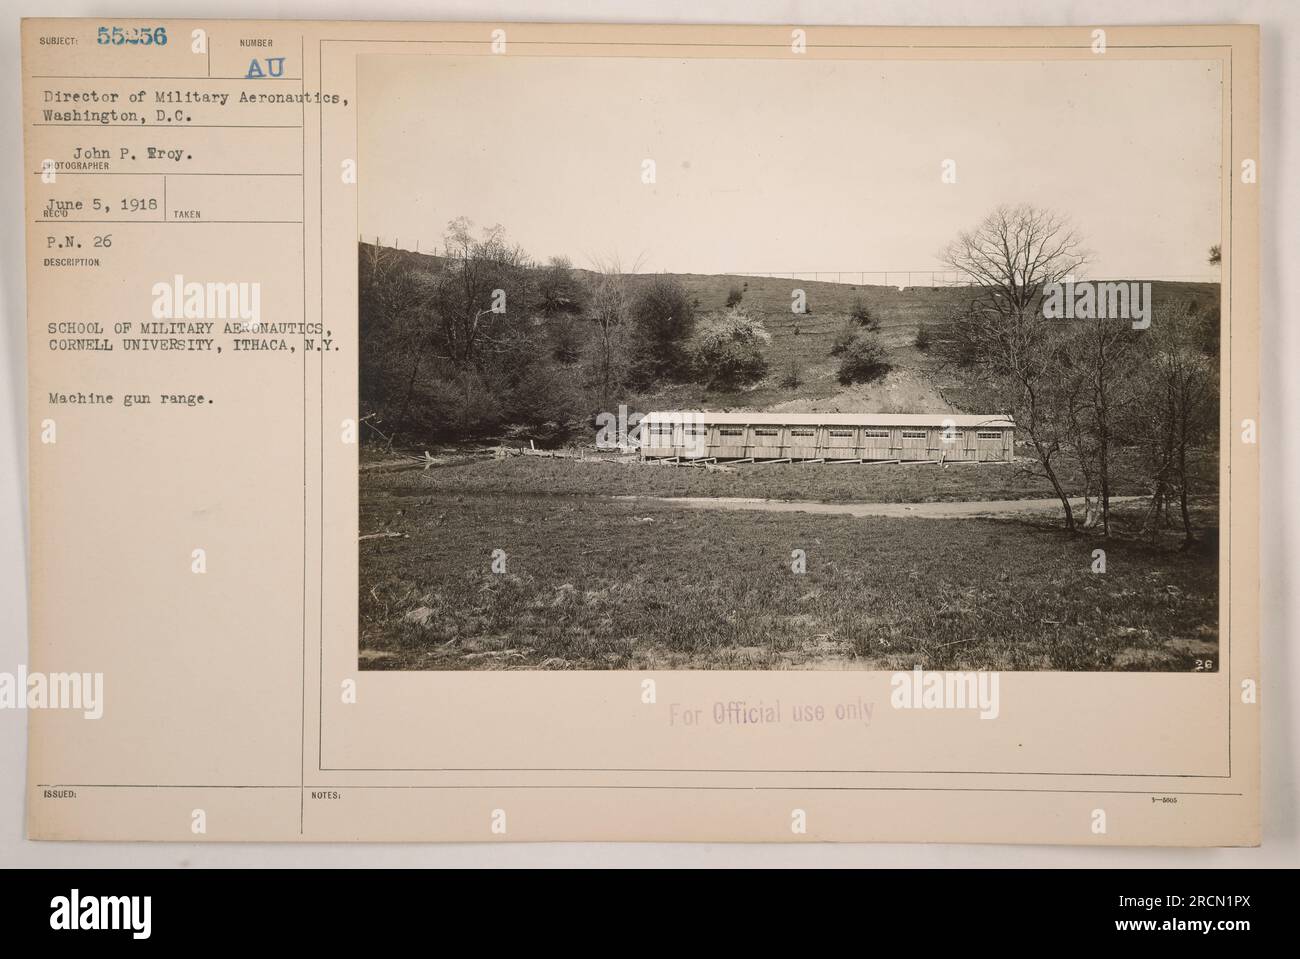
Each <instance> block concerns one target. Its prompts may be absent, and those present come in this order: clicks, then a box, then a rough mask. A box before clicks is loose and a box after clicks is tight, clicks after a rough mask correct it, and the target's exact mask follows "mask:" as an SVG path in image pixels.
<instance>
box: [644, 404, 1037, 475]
mask: <svg viewBox="0 0 1300 959" xmlns="http://www.w3.org/2000/svg"><path fill="white" fill-rule="evenodd" d="M640 427H641V456H642V458H643V459H683V460H700V459H719V460H756V461H757V460H767V461H772V460H791V461H797V460H824V461H827V462H866V461H881V460H886V461H888V460H897V461H899V462H916V461H926V460H930V461H934V462H976V463H990V462H1008V461H1010V460H1012V459H1014V457H1015V435H1016V430H1015V423H1014V422H1013V421H1012V420H1011V419H1010V418H1008V417H1006V416H996V415H993V416H972V415H969V414H957V413H712V412H708V411H696V410H676V411H666V412H657V413H648V414H646V415H645V416H644V417H642V419H641V423H640Z"/></svg>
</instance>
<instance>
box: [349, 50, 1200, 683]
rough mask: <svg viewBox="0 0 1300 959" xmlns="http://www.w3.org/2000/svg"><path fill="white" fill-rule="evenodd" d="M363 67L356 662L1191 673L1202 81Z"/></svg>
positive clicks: (680, 66)
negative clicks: (357, 644) (360, 445)
mask: <svg viewBox="0 0 1300 959" xmlns="http://www.w3.org/2000/svg"><path fill="white" fill-rule="evenodd" d="M357 71H358V95H359V98H360V102H361V104H362V105H363V107H364V110H363V112H362V113H361V117H360V122H359V129H358V141H359V142H358V159H359V174H358V186H359V189H358V203H359V210H358V222H359V225H360V230H361V235H360V236H359V237H358V284H359V286H358V291H359V293H358V310H359V320H358V322H359V333H360V358H359V364H360V370H359V374H360V376H359V384H360V389H359V395H360V411H359V417H360V422H361V424H362V425H361V431H362V436H361V437H360V439H361V441H362V447H361V449H362V452H361V457H360V470H359V485H360V515H359V543H358V548H359V551H360V582H359V602H360V606H359V624H358V630H359V658H360V665H361V667H362V668H363V669H384V670H391V669H397V670H466V669H472V670H503V669H534V670H553V669H588V670H610V669H613V670H618V669H699V670H704V669H732V670H776V669H842V670H848V669H867V670H899V669H912V668H914V667H920V668H923V669H930V670H936V669H937V670H950V669H970V670H974V669H978V670H1053V671H1073V670H1081V671H1124V670H1127V671H1145V672H1158V671H1168V672H1203V671H1214V670H1215V669H1216V668H1217V663H1218V655H1219V653H1218V649H1219V615H1218V588H1219V536H1218V527H1219V477H1220V455H1219V451H1220V431H1221V424H1220V403H1219V392H1220V354H1221V346H1220V339H1221V336H1220V327H1221V315H1220V314H1221V309H1222V304H1221V296H1220V271H1221V269H1222V268H1223V254H1222V248H1223V243H1222V236H1221V234H1222V222H1223V219H1222V214H1223V211H1222V198H1221V189H1222V187H1221V184H1222V176H1223V169H1222V167H1223V136H1222V118H1223V113H1222V110H1223V97H1224V90H1223V77H1222V75H1221V72H1222V71H1221V69H1220V64H1219V63H1218V62H1216V61H1202V60H1196V59H1159V60H1138V59H1123V58H1118V57H1112V58H1106V57H1102V56H1094V57H1091V58H1088V59H1083V58H1076V59H1067V60H1054V61H1050V62H1045V61H1036V60H1032V59H1010V60H983V61H980V60H961V61H940V60H934V61H911V62H903V61H897V60H893V61H891V60H878V61H870V60H854V61H847V60H846V61H841V62H835V61H818V62H811V61H806V60H805V61H800V60H799V59H798V58H797V57H792V58H790V59H789V60H781V61H773V60H767V61H755V60H745V59H731V60H710V59H693V60H688V59H658V60H657V59H639V58H621V59H599V58H595V59H590V60H585V61H582V62H574V61H564V60H558V59H551V58H547V57H515V58H512V59H510V60H509V61H501V60H500V59H499V58H493V57H491V56H479V57H464V58H448V57H441V58H436V59H433V58H420V57H413V56H388V55H376V56H363V57H360V58H359V59H358V67H357ZM1008 104H1014V108H1013V109H1008Z"/></svg>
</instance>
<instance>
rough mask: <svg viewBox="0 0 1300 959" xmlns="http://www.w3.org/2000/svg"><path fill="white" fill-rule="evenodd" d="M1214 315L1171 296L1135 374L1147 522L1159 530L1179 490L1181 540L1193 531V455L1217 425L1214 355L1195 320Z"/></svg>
mask: <svg viewBox="0 0 1300 959" xmlns="http://www.w3.org/2000/svg"><path fill="white" fill-rule="evenodd" d="M1211 320H1213V321H1215V322H1216V323H1217V317H1215V316H1202V315H1201V314H1200V310H1199V307H1198V306H1197V305H1195V304H1193V303H1190V302H1188V301H1175V302H1173V303H1170V304H1166V305H1164V306H1162V307H1160V308H1159V309H1157V310H1156V312H1155V316H1154V317H1153V319H1152V323H1151V328H1150V330H1148V331H1147V334H1148V340H1147V343H1146V347H1147V349H1146V352H1145V355H1144V357H1143V363H1142V367H1141V369H1142V371H1143V375H1142V376H1141V377H1140V378H1136V377H1135V379H1136V380H1137V382H1138V384H1139V386H1140V387H1141V394H1140V396H1141V402H1140V403H1137V404H1134V407H1133V409H1132V415H1131V417H1130V425H1129V426H1128V430H1129V431H1130V433H1131V434H1132V436H1133V437H1134V439H1135V440H1136V442H1137V444H1138V447H1139V449H1141V450H1143V452H1144V454H1145V455H1144V462H1145V464H1146V478H1147V482H1148V484H1149V486H1150V489H1151V508H1150V511H1149V513H1148V515H1147V520H1146V527H1147V530H1148V531H1149V532H1150V533H1151V535H1152V537H1153V538H1154V537H1155V536H1157V535H1158V533H1159V528H1160V525H1161V521H1162V517H1163V515H1164V513H1165V512H1166V511H1167V509H1168V507H1169V506H1170V505H1171V501H1172V500H1173V498H1174V496H1175V495H1177V499H1178V507H1179V512H1180V514H1181V520H1182V526H1183V534H1184V541H1185V543H1186V544H1188V545H1190V544H1191V543H1192V542H1193V541H1194V539H1195V537H1194V535H1193V531H1192V521H1191V509H1190V505H1189V502H1188V501H1189V496H1190V492H1189V491H1190V489H1191V487H1192V483H1193V476H1192V471H1191V462H1190V461H1191V457H1192V456H1193V455H1195V453H1196V451H1197V450H1198V449H1199V448H1201V447H1202V446H1204V445H1205V444H1206V443H1207V442H1209V441H1211V440H1212V439H1213V437H1214V435H1215V431H1216V429H1217V427H1218V413H1219V410H1218V401H1217V397H1218V395H1219V389H1218V376H1219V372H1218V369H1219V367H1218V357H1217V356H1215V355H1214V354H1213V352H1212V351H1211V352H1207V351H1206V349H1205V343H1204V338H1203V337H1202V336H1201V334H1200V331H1199V330H1198V329H1197V325H1198V324H1199V323H1202V322H1208V321H1211Z"/></svg>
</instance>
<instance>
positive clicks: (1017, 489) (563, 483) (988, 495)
mask: <svg viewBox="0 0 1300 959" xmlns="http://www.w3.org/2000/svg"><path fill="white" fill-rule="evenodd" d="M372 462H374V463H377V464H380V468H379V469H373V470H366V471H364V472H366V474H367V475H366V479H365V482H366V484H367V487H368V488H370V489H383V490H387V491H390V492H393V493H400V494H406V495H412V496H421V495H427V494H441V495H449V494H476V493H491V494H502V493H508V494H518V495H537V494H539V493H541V492H545V493H548V494H557V495H564V496H572V495H580V494H585V495H592V496H747V497H760V498H763V499H783V500H805V501H807V500H814V501H818V502H824V503H847V502H865V503H927V502H955V501H958V500H1005V499H1036V498H1040V497H1049V496H1052V495H1053V492H1052V487H1051V485H1050V484H1049V483H1048V482H1047V481H1046V480H1044V479H1042V478H1040V477H1038V476H1036V475H1033V474H1032V473H1030V472H1029V471H1028V469H1027V468H1026V466H1025V465H1024V464H1021V463H1006V464H1001V463H998V464H982V465H979V466H970V465H962V466H947V467H942V466H937V465H929V464H926V465H910V466H903V465H894V464H889V465H877V466H867V465H841V466H826V465H821V464H811V463H781V464H776V465H766V464H764V465H754V464H745V465H740V466H733V467H729V468H727V469H726V470H706V469H701V468H699V467H694V468H685V467H683V468H678V467H672V466H650V465H646V464H643V463H617V462H607V461H601V460H576V459H563V458H561V459H546V458H543V457H531V456H528V457H525V456H514V457H509V458H507V459H504V460H490V459H482V458H477V459H470V458H465V459H462V460H461V461H459V462H457V461H455V460H453V461H452V462H451V463H449V464H447V465H438V466H434V467H431V468H430V469H427V470H422V469H419V468H415V469H384V468H383V467H382V463H383V461H382V459H375V460H372ZM1200 465H1201V472H1202V473H1203V474H1204V479H1203V485H1202V489H1203V490H1204V491H1205V492H1213V491H1214V489H1215V488H1216V486H1217V480H1216V478H1215V477H1214V475H1213V470H1214V468H1215V467H1214V463H1213V461H1212V459H1206V460H1204V462H1203V463H1201V464H1200ZM1061 477H1062V481H1063V482H1064V483H1065V485H1066V488H1067V489H1069V490H1071V491H1072V492H1073V493H1077V492H1078V491H1079V490H1080V489H1082V483H1081V482H1080V481H1079V479H1078V476H1077V471H1076V470H1074V469H1073V468H1071V466H1070V465H1069V464H1068V463H1063V465H1062V470H1061ZM1113 492H1114V494H1115V495H1116V496H1124V495H1135V494H1142V493H1144V492H1145V490H1143V489H1142V488H1141V487H1139V486H1137V485H1135V484H1133V483H1132V482H1125V481H1122V480H1121V481H1120V482H1118V483H1117V484H1116V486H1115V488H1114V490H1113Z"/></svg>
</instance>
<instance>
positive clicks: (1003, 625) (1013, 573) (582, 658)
mask: <svg viewBox="0 0 1300 959" xmlns="http://www.w3.org/2000/svg"><path fill="white" fill-rule="evenodd" d="M482 465H490V466H492V467H493V469H491V470H484V471H483V472H482V474H481V475H482V476H484V477H486V478H487V479H486V480H485V481H484V482H483V483H482V484H481V485H480V486H479V487H478V492H477V494H474V493H467V492H465V491H464V484H463V480H464V477H462V478H461V479H462V482H461V483H450V482H448V483H444V482H442V481H441V480H439V481H437V482H434V483H433V485H430V486H427V487H425V488H423V489H422V490H420V489H410V488H407V487H404V486H403V485H402V483H397V484H395V485H389V483H390V481H392V480H397V479H399V478H400V479H401V480H402V481H403V482H405V480H406V479H407V478H409V474H398V475H394V476H389V477H385V478H383V479H380V478H379V477H378V476H377V475H375V474H372V475H369V476H367V475H365V474H363V478H362V493H361V496H362V499H361V517H360V520H361V529H362V531H363V533H370V532H374V531H384V532H386V533H390V534H397V535H396V536H393V537H391V538H388V537H381V538H373V539H366V540H363V541H362V542H361V543H360V550H361V582H360V603H361V606H360V624H359V625H360V648H361V665H362V667H363V668H367V669H537V668H543V669H568V668H574V669H622V668H639V669H665V668H691V669H785V668H865V669H884V670H893V669H910V668H912V667H913V666H916V665H919V666H922V667H924V668H928V669H1056V670H1080V669H1081V670H1191V669H1193V668H1195V664H1196V661H1197V660H1198V659H1207V658H1208V659H1211V660H1215V661H1217V658H1218V657H1217V648H1218V630H1217V620H1218V617H1217V601H1216V595H1217V592H1216V591H1217V572H1216V571H1217V557H1216V556H1215V555H1214V554H1213V552H1212V550H1209V549H1201V550H1190V551H1180V550H1178V549H1177V543H1176V541H1175V540H1173V539H1172V538H1171V540H1170V541H1168V542H1162V543H1160V544H1158V545H1151V544H1147V543H1143V542H1139V541H1137V540H1136V539H1134V538H1130V537H1126V536H1123V535H1121V536H1119V537H1112V538H1111V539H1110V540H1109V541H1107V542H1105V543H1104V546H1105V549H1106V552H1107V566H1108V571H1107V572H1106V573H1105V574H1094V573H1092V572H1091V571H1090V564H1091V553H1092V550H1093V549H1095V548H1096V547H1097V546H1098V545H1100V542H1099V541H1098V540H1097V539H1096V538H1094V537H1090V536H1078V537H1070V536H1067V535H1065V534H1064V533H1062V532H1061V531H1060V530H1059V529H1057V528H1055V527H1054V526H1051V525H1049V524H1048V523H1046V522H1044V523H1033V522H1025V521H1010V520H973V519H969V520H960V521H939V520H924V519H886V518H866V519H862V518H852V517H845V516H827V515H807V514H798V513H795V514H788V513H787V514H768V513H731V512H721V511H719V512H713V511H707V510H703V511H702V510H687V509H683V508H679V507H674V506H669V505H665V504H657V503H654V502H653V501H646V502H637V503H629V502H625V501H617V500H611V499H608V498H597V497H590V496H558V495H528V494H526V493H521V492H519V491H517V490H516V489H515V488H514V487H515V484H517V483H519V482H520V477H519V475H518V474H517V473H516V472H515V471H516V470H518V469H519V468H520V467H519V466H517V465H516V464H515V463H514V462H513V461H508V462H506V463H502V464H495V463H494V464H479V466H482ZM566 465H567V464H566ZM498 466H499V467H502V469H500V470H497V469H496V467H498ZM527 466H528V467H529V468H532V467H535V466H542V468H543V469H546V468H548V466H547V465H543V464H540V463H537V462H529V463H528V464H527ZM475 468H477V467H475ZM577 468H578V469H589V468H593V467H592V466H591V465H583V466H581V467H577ZM594 468H599V469H604V468H608V469H610V470H622V471H624V472H625V473H627V474H629V475H630V474H631V473H632V472H633V471H632V470H631V469H630V468H628V467H622V466H608V467H594ZM652 469H653V468H651V469H647V470H645V471H644V472H651V470H652ZM772 469H775V467H773V468H772ZM926 469H928V468H918V470H917V473H916V475H917V476H918V477H919V476H921V475H923V472H924V470H926ZM845 470H846V471H850V470H849V468H847V467H846V468H845ZM430 472H435V471H430ZM442 472H447V471H442ZM662 472H663V474H665V477H667V476H669V475H671V476H675V477H678V478H679V480H680V481H683V482H692V481H693V480H692V477H698V478H700V479H703V478H704V477H705V476H706V474H702V473H701V474H694V473H688V472H687V471H685V470H663V471H662ZM819 472H823V473H827V474H831V473H835V472H836V470H835V469H823V470H820V471H819ZM850 472H851V471H850ZM975 472H978V470H976V471H975ZM990 472H991V471H990ZM423 475H426V476H427V475H428V474H423ZM658 475H659V473H658V472H657V471H656V476H658ZM862 475H863V476H866V475H868V472H867V471H862ZM932 475H936V476H937V475H940V474H939V472H938V471H932ZM507 478H508V479H509V483H508V484H507V485H509V486H510V488H509V489H499V488H494V489H493V490H492V491H491V492H488V491H486V489H485V487H486V486H487V485H489V484H490V483H497V484H500V483H501V481H502V480H503V479H507ZM824 482H828V483H829V482H835V480H832V479H830V478H827V479H826V480H824ZM845 482H849V481H848V480H845ZM538 488H540V484H538V485H534V486H533V489H534V490H535V489H538ZM547 488H553V484H549V483H548V484H547ZM457 490H460V491H459V492H458V491H457ZM727 491H728V493H729V494H730V495H741V493H742V491H741V490H739V489H736V487H735V486H734V481H729V483H728V487H727ZM412 492H422V493H423V494H424V495H421V496H418V497H413V496H411V495H407V494H409V493H412ZM799 492H800V494H801V497H800V498H811V497H810V496H809V495H808V493H809V491H808V489H807V488H806V487H805V488H803V489H801V490H800V491H799ZM1200 519H1201V520H1202V522H1206V523H1208V522H1210V521H1212V517H1201V518H1200ZM1121 525H1122V524H1121ZM498 549H499V550H503V551H504V552H505V554H506V557H507V559H506V570H505V572H504V573H494V572H493V571H492V569H491V555H492V552H493V550H498ZM795 549H802V550H804V551H805V553H806V555H807V570H806V572H805V573H804V574H802V575H798V574H796V573H794V572H793V571H792V569H791V551H792V550H795Z"/></svg>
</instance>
